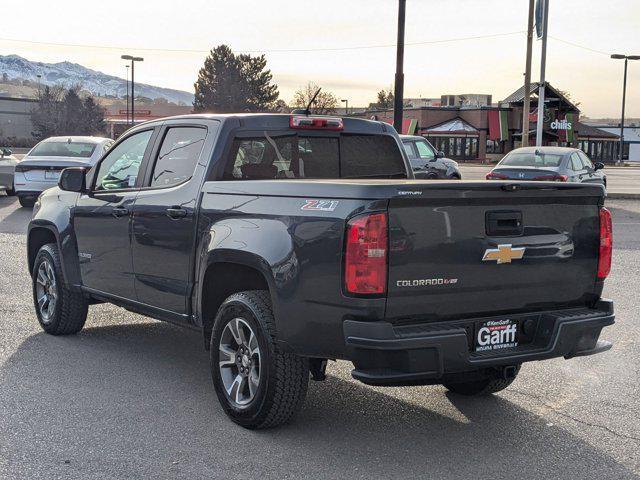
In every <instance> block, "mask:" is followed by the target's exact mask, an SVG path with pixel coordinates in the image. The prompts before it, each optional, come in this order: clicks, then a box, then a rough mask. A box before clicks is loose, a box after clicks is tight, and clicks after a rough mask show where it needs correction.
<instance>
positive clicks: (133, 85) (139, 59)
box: [120, 55, 144, 125]
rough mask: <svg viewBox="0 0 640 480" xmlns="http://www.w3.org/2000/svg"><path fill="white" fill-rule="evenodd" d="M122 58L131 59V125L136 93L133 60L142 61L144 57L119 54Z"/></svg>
mask: <svg viewBox="0 0 640 480" xmlns="http://www.w3.org/2000/svg"><path fill="white" fill-rule="evenodd" d="M120 58H121V59H122V60H130V61H131V125H134V124H135V112H136V107H135V101H136V93H135V73H134V71H135V62H142V61H144V58H142V57H133V56H131V55H122V56H120Z"/></svg>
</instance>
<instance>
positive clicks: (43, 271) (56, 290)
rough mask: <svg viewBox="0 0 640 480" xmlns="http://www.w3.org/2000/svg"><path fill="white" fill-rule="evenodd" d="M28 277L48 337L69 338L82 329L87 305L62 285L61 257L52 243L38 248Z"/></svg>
mask: <svg viewBox="0 0 640 480" xmlns="http://www.w3.org/2000/svg"><path fill="white" fill-rule="evenodd" d="M31 277H32V279H33V303H34V305H35V307H36V314H37V316H38V322H40V326H41V327H42V329H43V330H44V331H45V332H47V333H49V334H51V335H71V334H74V333H78V332H79V331H80V330H82V327H83V326H84V322H85V321H86V319H87V310H88V303H87V300H86V299H85V298H84V297H83V295H82V293H80V292H76V291H73V290H71V289H69V287H67V286H66V285H65V284H64V281H63V275H62V266H61V262H60V254H59V253H58V248H57V246H56V245H55V244H53V243H50V244H47V245H43V246H42V248H40V250H39V251H38V255H36V259H35V262H34V265H33V271H32V273H31Z"/></svg>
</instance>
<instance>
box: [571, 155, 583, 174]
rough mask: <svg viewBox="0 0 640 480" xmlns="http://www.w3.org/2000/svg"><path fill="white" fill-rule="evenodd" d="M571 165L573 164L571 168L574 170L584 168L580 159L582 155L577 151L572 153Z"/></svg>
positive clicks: (577, 170)
mask: <svg viewBox="0 0 640 480" xmlns="http://www.w3.org/2000/svg"><path fill="white" fill-rule="evenodd" d="M569 165H571V170H573V171H574V172H579V171H580V170H582V168H583V167H582V161H581V160H580V157H579V156H578V154H577V153H572V154H571V159H570V160H569Z"/></svg>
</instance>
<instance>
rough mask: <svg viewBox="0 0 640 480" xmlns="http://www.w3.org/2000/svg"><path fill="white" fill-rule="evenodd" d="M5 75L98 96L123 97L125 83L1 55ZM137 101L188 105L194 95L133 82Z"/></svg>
mask: <svg viewBox="0 0 640 480" xmlns="http://www.w3.org/2000/svg"><path fill="white" fill-rule="evenodd" d="M3 74H6V75H7V77H8V78H9V79H10V80H28V81H30V82H33V83H34V84H36V83H37V82H38V77H37V76H38V75H41V78H40V82H41V83H42V84H43V85H64V86H65V87H71V86H73V85H81V87H82V89H83V90H86V91H88V92H91V93H92V94H94V95H100V96H107V95H112V96H117V97H123V96H124V95H125V94H126V89H127V87H126V80H125V79H123V78H118V77H114V76H112V75H107V74H106V73H102V72H98V71H96V70H91V69H90V68H87V67H83V66H82V65H78V64H77V63H71V62H60V63H42V62H32V61H30V60H27V59H26V58H23V57H20V56H19V55H6V56H3V55H0V76H3V77H4V75H3ZM135 93H136V97H137V96H143V97H149V98H152V99H156V98H165V99H167V100H168V101H169V102H173V103H176V104H179V105H180V104H184V105H191V104H192V103H193V94H191V93H189V92H184V91H182V90H173V89H171V88H162V87H155V86H153V85H146V84H144V83H137V82H136V90H135Z"/></svg>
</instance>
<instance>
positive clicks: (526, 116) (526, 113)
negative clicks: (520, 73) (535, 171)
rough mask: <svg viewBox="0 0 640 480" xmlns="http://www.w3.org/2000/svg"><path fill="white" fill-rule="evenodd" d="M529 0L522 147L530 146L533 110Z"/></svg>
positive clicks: (531, 6) (530, 12)
mask: <svg viewBox="0 0 640 480" xmlns="http://www.w3.org/2000/svg"><path fill="white" fill-rule="evenodd" d="M534 1H535V0H529V17H528V20H527V59H526V66H525V73H524V106H523V108H522V145H521V146H522V147H528V146H529V111H530V110H531V95H530V90H531V49H532V43H533V4H534Z"/></svg>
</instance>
